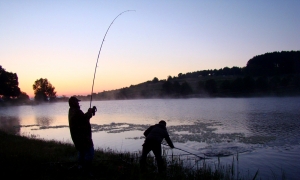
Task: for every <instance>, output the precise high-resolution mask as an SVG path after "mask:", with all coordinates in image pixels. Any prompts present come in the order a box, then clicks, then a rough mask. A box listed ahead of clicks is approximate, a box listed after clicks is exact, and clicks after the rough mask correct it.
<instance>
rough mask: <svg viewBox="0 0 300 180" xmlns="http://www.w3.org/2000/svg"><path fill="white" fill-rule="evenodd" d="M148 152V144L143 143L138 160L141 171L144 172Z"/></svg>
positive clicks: (149, 149) (149, 147) (149, 148)
mask: <svg viewBox="0 0 300 180" xmlns="http://www.w3.org/2000/svg"><path fill="white" fill-rule="evenodd" d="M150 151H151V146H150V145H149V143H144V144H143V149H142V156H141V158H140V167H141V170H142V171H145V170H146V159H147V155H148V153H149V152H150Z"/></svg>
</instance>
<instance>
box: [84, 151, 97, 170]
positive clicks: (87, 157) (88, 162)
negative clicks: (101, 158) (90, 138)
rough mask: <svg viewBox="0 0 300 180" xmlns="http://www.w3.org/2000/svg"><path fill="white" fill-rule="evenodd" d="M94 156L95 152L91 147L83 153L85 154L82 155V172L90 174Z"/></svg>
mask: <svg viewBox="0 0 300 180" xmlns="http://www.w3.org/2000/svg"><path fill="white" fill-rule="evenodd" d="M94 154H95V150H94V147H93V146H92V147H90V148H89V149H87V150H86V151H85V154H84V170H85V171H86V172H87V173H91V168H92V162H93V159H94Z"/></svg>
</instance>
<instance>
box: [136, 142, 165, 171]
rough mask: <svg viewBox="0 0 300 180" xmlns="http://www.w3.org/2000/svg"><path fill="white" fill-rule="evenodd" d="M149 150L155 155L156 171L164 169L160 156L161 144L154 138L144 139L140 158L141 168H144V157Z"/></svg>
mask: <svg viewBox="0 0 300 180" xmlns="http://www.w3.org/2000/svg"><path fill="white" fill-rule="evenodd" d="M150 151H152V152H153V153H154V155H155V159H156V163H157V167H158V172H162V171H164V161H163V159H162V157H161V144H160V143H159V142H157V141H154V140H152V141H151V140H146V141H145V143H144V144H143V150H142V156H141V159H140V166H141V170H142V171H145V170H146V159H147V155H148V153H149V152H150Z"/></svg>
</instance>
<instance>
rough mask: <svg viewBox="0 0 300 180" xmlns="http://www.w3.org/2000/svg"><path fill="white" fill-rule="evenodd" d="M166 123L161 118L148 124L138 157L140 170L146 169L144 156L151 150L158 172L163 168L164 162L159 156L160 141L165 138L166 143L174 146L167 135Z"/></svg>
mask: <svg viewBox="0 0 300 180" xmlns="http://www.w3.org/2000/svg"><path fill="white" fill-rule="evenodd" d="M166 126H167V123H166V122H165V121H163V120H161V121H160V122H159V123H158V124H155V125H153V126H150V127H149V128H148V129H147V130H146V131H145V132H144V135H145V137H146V139H145V142H144V144H143V150H142V156H141V159H140V166H141V170H142V171H145V170H146V158H147V155H148V153H149V152H150V151H151V150H152V152H153V153H154V155H155V159H156V162H157V166H158V172H159V173H161V172H163V171H164V170H165V168H164V162H163V159H162V157H161V143H162V141H163V139H165V140H166V141H167V143H168V145H169V146H170V147H171V148H174V145H173V143H172V141H171V139H170V137H169V133H168V131H167V128H166Z"/></svg>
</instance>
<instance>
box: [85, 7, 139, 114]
mask: <svg viewBox="0 0 300 180" xmlns="http://www.w3.org/2000/svg"><path fill="white" fill-rule="evenodd" d="M129 11H135V10H126V11H123V12H121V13H120V14H119V15H117V17H115V19H114V20H113V21H112V22H111V23H110V25H109V26H108V28H107V30H106V33H105V35H104V37H103V40H102V43H101V46H100V49H99V52H98V57H97V62H96V66H95V72H94V78H93V85H92V92H91V101H90V108H91V106H92V99H93V91H94V82H95V76H96V70H97V66H98V60H99V57H100V52H101V49H102V46H103V43H104V40H105V37H106V35H107V32H108V30H109V29H110V27H111V25H112V24H113V23H114V21H115V20H116V19H117V18H118V17H119V16H121V15H122V14H123V13H126V12H129Z"/></svg>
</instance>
